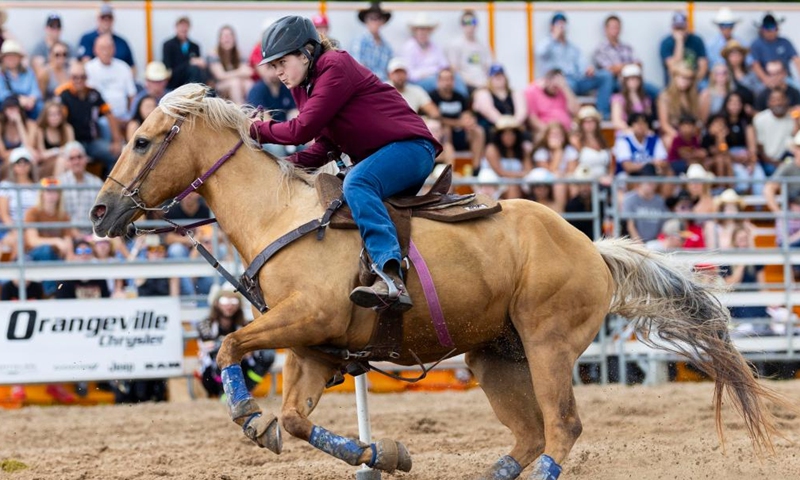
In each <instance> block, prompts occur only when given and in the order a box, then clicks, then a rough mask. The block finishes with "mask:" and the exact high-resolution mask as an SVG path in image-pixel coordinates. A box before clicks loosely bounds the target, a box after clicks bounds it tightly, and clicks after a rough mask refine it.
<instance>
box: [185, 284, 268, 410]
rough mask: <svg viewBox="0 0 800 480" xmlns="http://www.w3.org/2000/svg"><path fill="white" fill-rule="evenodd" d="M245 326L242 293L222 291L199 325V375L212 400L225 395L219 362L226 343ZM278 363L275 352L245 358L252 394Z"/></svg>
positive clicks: (258, 353) (243, 367)
mask: <svg viewBox="0 0 800 480" xmlns="http://www.w3.org/2000/svg"><path fill="white" fill-rule="evenodd" d="M244 325H245V319H244V311H243V310H242V300H241V297H240V296H239V294H238V293H236V292H232V291H228V290H220V291H219V292H217V293H216V294H215V295H213V300H212V301H211V309H210V311H209V315H208V318H206V319H205V320H203V321H202V322H200V323H198V324H197V333H198V335H199V339H198V344H199V347H200V348H199V352H198V354H199V357H200V365H199V367H198V374H199V376H200V379H201V381H202V383H203V388H205V390H206V393H207V394H208V396H209V397H219V396H220V395H222V393H223V388H222V378H221V373H220V369H219V366H217V363H216V360H215V359H216V357H217V352H218V351H219V348H220V346H221V345H222V340H223V339H224V338H225V336H226V335H229V334H231V333H233V332H235V331H237V330H239V329H240V328H242V327H244ZM274 361H275V352H274V351H273V350H258V351H255V352H253V353H251V354H248V355H245V357H244V358H243V359H242V362H241V364H242V371H243V372H244V373H245V375H244V379H245V384H246V386H247V389H248V390H249V391H252V390H253V389H254V388H255V387H256V386H257V385H258V384H259V383H261V381H262V380H263V377H264V375H266V374H267V373H269V369H270V367H271V366H272V363H273V362H274Z"/></svg>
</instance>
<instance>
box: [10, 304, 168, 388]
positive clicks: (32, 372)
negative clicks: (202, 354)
mask: <svg viewBox="0 0 800 480" xmlns="http://www.w3.org/2000/svg"><path fill="white" fill-rule="evenodd" d="M182 374H183V328H182V326H181V319H180V304H179V301H178V299H177V298H172V297H161V298H137V299H120V300H116V299H115V300H111V299H98V300H52V301H51V300H45V301H34V302H2V303H0V384H23V383H43V382H76V381H89V380H122V379H141V378H167V377H175V376H180V375H182Z"/></svg>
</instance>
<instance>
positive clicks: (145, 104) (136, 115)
mask: <svg viewBox="0 0 800 480" xmlns="http://www.w3.org/2000/svg"><path fill="white" fill-rule="evenodd" d="M157 106H158V102H157V101H156V99H155V98H153V97H151V96H149V95H145V96H144V97H142V98H140V99H139V102H138V103H137V104H136V105H135V106H134V110H133V116H132V117H131V120H130V121H129V122H128V124H127V125H126V126H125V140H127V141H128V142H130V141H132V140H133V137H134V135H135V134H136V130H138V129H139V127H141V126H142V123H144V120H145V119H146V118H147V116H148V115H150V114H151V113H153V110H155V109H156V107H157Z"/></svg>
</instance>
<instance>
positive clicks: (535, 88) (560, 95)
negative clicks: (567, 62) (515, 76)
mask: <svg viewBox="0 0 800 480" xmlns="http://www.w3.org/2000/svg"><path fill="white" fill-rule="evenodd" d="M525 100H526V103H527V104H528V120H529V121H530V123H531V127H532V128H533V130H534V131H537V132H541V131H544V128H545V127H546V126H547V124H549V123H550V122H558V123H560V124H561V125H563V126H564V129H566V130H567V131H568V132H569V131H571V130H572V118H573V117H574V116H575V114H577V113H578V99H577V98H575V94H574V93H573V92H572V89H571V88H569V85H567V81H566V79H565V78H564V75H563V74H562V73H561V70H558V69H555V70H550V71H549V72H547V73H546V74H545V76H544V77H543V78H540V79H539V80H536V81H534V82H533V83H531V84H530V85H529V86H528V88H526V89H525Z"/></svg>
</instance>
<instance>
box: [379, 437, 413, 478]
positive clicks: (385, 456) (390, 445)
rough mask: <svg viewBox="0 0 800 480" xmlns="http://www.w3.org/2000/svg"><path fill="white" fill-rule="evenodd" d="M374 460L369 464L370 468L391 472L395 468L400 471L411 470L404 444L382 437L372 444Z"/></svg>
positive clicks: (409, 456)
mask: <svg viewBox="0 0 800 480" xmlns="http://www.w3.org/2000/svg"><path fill="white" fill-rule="evenodd" d="M373 448H374V453H375V461H374V462H373V463H372V465H370V467H371V468H375V469H378V470H383V471H384V472H387V473H392V472H394V471H395V470H400V471H401V472H409V471H411V455H410V454H409V453H408V449H406V447H405V445H403V444H402V443H400V442H395V441H394V440H390V439H383V440H379V441H377V442H375V444H374V446H373Z"/></svg>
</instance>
